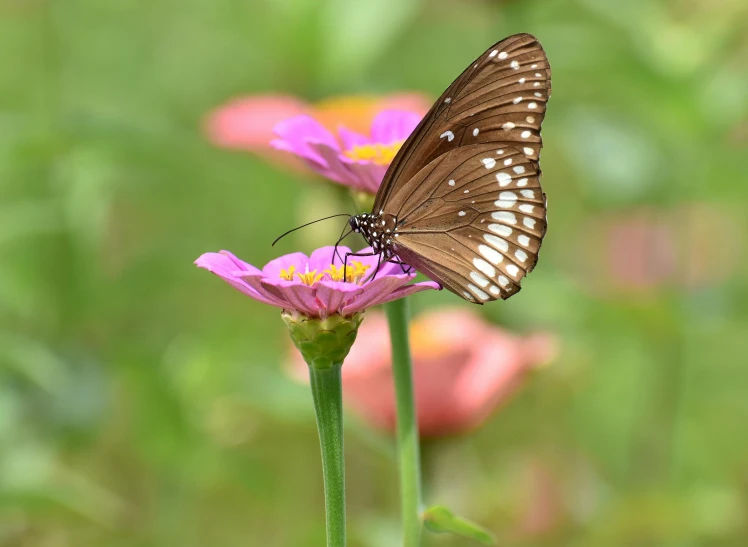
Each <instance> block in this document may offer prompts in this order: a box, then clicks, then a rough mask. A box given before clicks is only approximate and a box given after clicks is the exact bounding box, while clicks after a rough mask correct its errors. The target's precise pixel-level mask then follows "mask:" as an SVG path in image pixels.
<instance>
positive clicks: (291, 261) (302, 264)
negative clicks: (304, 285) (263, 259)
mask: <svg viewBox="0 0 748 547" xmlns="http://www.w3.org/2000/svg"><path fill="white" fill-rule="evenodd" d="M308 261H309V259H308V258H307V256H306V255H305V254H304V253H290V254H287V255H283V256H279V257H278V258H276V259H274V260H271V261H270V262H268V263H267V264H266V265H265V267H264V268H263V269H262V275H264V276H265V277H267V278H268V279H281V276H280V273H281V270H288V269H289V268H290V267H291V266H295V267H296V272H298V273H304V271H305V268H306V265H307V262H308Z"/></svg>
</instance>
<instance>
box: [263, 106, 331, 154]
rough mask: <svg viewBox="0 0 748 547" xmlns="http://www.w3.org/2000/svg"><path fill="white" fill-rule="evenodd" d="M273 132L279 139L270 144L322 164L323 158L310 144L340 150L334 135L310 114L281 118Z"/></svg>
mask: <svg viewBox="0 0 748 547" xmlns="http://www.w3.org/2000/svg"><path fill="white" fill-rule="evenodd" d="M275 134H276V135H278V137H279V139H276V140H274V141H272V142H271V143H270V144H271V146H273V147H274V148H278V149H279V150H286V151H288V152H292V153H294V154H296V155H297V156H301V157H302V158H305V159H307V160H311V161H312V162H314V163H318V164H320V165H322V166H325V162H324V160H323V158H322V157H320V155H319V154H318V153H317V152H316V151H315V149H314V148H313V147H311V146H310V144H317V145H322V146H324V147H326V148H330V149H332V150H335V151H336V152H340V146H339V145H338V141H337V140H336V139H335V136H334V135H333V134H332V133H330V132H329V131H328V130H327V129H326V128H325V126H323V125H322V124H321V123H319V122H318V121H317V120H315V119H314V118H312V117H311V116H306V115H302V116H295V117H293V118H289V119H287V120H283V121H282V122H280V123H279V124H277V125H276V126H275Z"/></svg>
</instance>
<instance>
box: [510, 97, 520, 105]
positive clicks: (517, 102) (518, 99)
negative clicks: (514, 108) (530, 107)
mask: <svg viewBox="0 0 748 547" xmlns="http://www.w3.org/2000/svg"><path fill="white" fill-rule="evenodd" d="M512 102H513V103H514V104H519V103H521V102H522V97H517V98H516V99H514V100H513V101H512Z"/></svg>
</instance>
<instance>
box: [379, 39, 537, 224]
mask: <svg viewBox="0 0 748 547" xmlns="http://www.w3.org/2000/svg"><path fill="white" fill-rule="evenodd" d="M550 94H551V69H550V65H549V63H548V58H547V57H546V55H545V51H543V48H542V46H541V45H540V43H539V42H538V40H537V39H536V38H535V37H534V36H532V35H531V34H516V35H514V36H510V37H508V38H506V39H504V40H502V41H500V42H498V43H496V44H494V45H493V46H491V47H490V48H488V49H487V50H486V51H485V53H483V54H482V55H481V56H480V57H478V59H477V60H476V61H475V62H474V63H472V64H471V65H470V66H469V67H468V68H467V69H465V71H464V72H463V73H462V74H461V75H460V76H459V77H458V78H457V79H456V80H455V81H454V82H453V83H452V85H450V86H449V87H448V88H447V90H446V91H445V92H444V93H443V94H442V96H441V97H439V99H438V100H437V101H436V103H435V104H434V106H433V107H431V110H430V111H429V112H428V113H427V114H426V116H425V117H424V118H423V120H421V123H420V124H419V125H418V127H416V129H415V130H414V131H413V133H412V134H411V135H410V137H409V138H408V139H407V140H406V141H405V143H404V144H403V146H402V147H401V148H400V151H399V152H398V154H397V155H396V156H395V158H394V160H393V162H392V164H391V165H390V167H389V169H388V170H387V173H386V174H385V176H384V180H383V181H382V184H381V186H380V188H379V191H378V192H377V197H376V200H375V202H374V209H373V211H374V212H375V213H378V212H379V211H380V210H382V209H384V208H385V205H386V204H387V203H389V202H390V194H391V193H392V192H393V189H394V188H395V187H396V186H397V185H399V184H400V183H401V181H406V180H409V179H410V178H412V177H413V176H414V175H415V174H416V173H418V172H419V171H420V170H421V169H423V168H424V167H425V166H426V165H428V164H429V163H430V162H431V161H432V160H434V159H436V158H437V157H439V156H441V155H442V154H445V153H447V152H449V151H450V150H454V149H456V148H459V147H462V146H469V145H473V144H479V143H495V144H496V145H497V147H498V145H505V146H510V145H511V146H515V147H516V148H517V149H519V150H520V151H522V153H523V154H525V155H526V156H527V157H528V158H531V159H534V160H536V161H537V159H538V157H539V154H540V149H541V146H542V139H541V137H540V126H541V124H542V122H543V118H544V116H545V106H546V102H547V101H548V98H549V97H550Z"/></svg>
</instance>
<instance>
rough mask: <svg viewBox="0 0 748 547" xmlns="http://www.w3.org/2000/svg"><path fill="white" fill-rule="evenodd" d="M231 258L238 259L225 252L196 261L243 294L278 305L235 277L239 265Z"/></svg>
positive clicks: (203, 256) (202, 256)
mask: <svg viewBox="0 0 748 547" xmlns="http://www.w3.org/2000/svg"><path fill="white" fill-rule="evenodd" d="M223 253H226V254H223ZM227 255H230V256H227ZM231 257H233V258H236V257H234V255H232V254H231V253H228V252H227V251H223V252H221V253H205V254H203V255H201V256H200V258H198V259H197V260H196V261H195V264H196V265H197V267H198V268H204V269H206V270H208V271H209V272H211V273H213V274H215V275H217V276H218V277H220V278H221V279H223V280H224V281H225V282H226V283H228V284H229V285H231V286H232V287H234V288H235V289H237V290H239V291H241V292H243V293H244V294H246V295H247V296H249V297H251V298H254V299H255V300H258V301H260V302H263V303H265V304H271V305H277V304H276V303H275V301H274V300H272V299H271V298H268V297H267V296H265V295H263V294H260V293H258V292H257V291H256V290H255V289H254V288H252V287H251V286H250V285H249V284H247V282H246V281H244V280H243V279H241V278H239V277H237V276H236V275H235V272H236V266H237V264H236V263H235V262H234V260H232V258H231ZM237 260H238V259H237ZM239 262H241V261H239ZM247 266H249V264H247ZM254 270H257V268H254Z"/></svg>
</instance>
